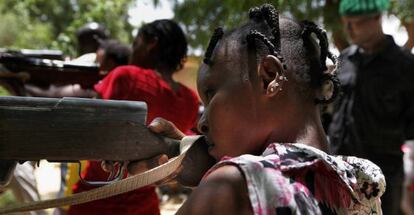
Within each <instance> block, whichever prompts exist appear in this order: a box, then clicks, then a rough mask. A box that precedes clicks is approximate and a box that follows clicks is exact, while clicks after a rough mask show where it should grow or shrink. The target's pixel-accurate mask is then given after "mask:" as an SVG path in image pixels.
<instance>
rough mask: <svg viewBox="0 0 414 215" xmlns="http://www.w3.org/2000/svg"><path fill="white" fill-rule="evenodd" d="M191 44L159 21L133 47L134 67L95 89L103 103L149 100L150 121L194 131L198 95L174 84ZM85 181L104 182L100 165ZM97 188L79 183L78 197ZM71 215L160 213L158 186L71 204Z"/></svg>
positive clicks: (118, 72) (109, 77) (121, 70)
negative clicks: (165, 120) (174, 78)
mask: <svg viewBox="0 0 414 215" xmlns="http://www.w3.org/2000/svg"><path fill="white" fill-rule="evenodd" d="M186 52H187V41H186V39H185V36H184V33H183V31H182V30H181V28H180V27H179V26H178V25H177V24H176V23H175V22H174V21H171V20H157V21H154V22H152V23H149V24H146V25H144V26H143V27H142V28H141V29H140V31H139V33H138V35H137V36H136V38H135V40H134V44H133V52H132V56H131V58H130V65H128V66H120V67H117V68H115V69H114V70H112V71H111V72H110V73H109V74H108V75H107V76H106V77H105V78H104V79H103V80H102V81H101V82H99V83H98V84H96V85H95V91H96V92H97V94H98V96H99V97H101V98H102V99H115V100H132V101H145V102H146V103H147V105H148V116H147V123H149V122H151V121H152V120H153V119H154V118H155V117H163V118H165V119H167V120H169V121H172V122H174V124H176V125H177V127H178V128H179V129H180V130H183V131H189V130H190V129H191V128H192V127H194V125H195V123H196V119H197V113H198V102H199V101H198V97H197V95H196V94H195V92H193V91H192V90H191V89H189V88H187V87H185V86H183V85H181V84H180V83H178V82H175V81H174V80H173V78H172V75H173V73H175V72H177V71H179V70H180V69H182V68H183V63H184V59H185V58H186ZM82 176H83V177H84V179H87V180H91V181H94V180H95V181H96V180H106V179H107V177H108V173H106V172H104V171H103V170H102V169H101V166H100V163H99V162H89V164H88V166H87V169H86V170H85V171H84V172H83V174H82ZM93 188H94V187H91V186H88V185H85V184H82V182H78V183H77V184H76V185H75V186H74V187H73V191H74V193H78V192H82V191H86V190H90V189H93ZM68 214H70V215H75V214H99V215H105V214H108V215H109V214H111V215H112V214H125V215H126V214H128V215H131V214H151V215H152V214H160V212H159V200H158V196H157V194H156V193H155V187H154V186H148V187H144V188H141V189H139V190H136V191H131V192H129V193H125V194H122V195H118V196H114V197H111V198H107V199H102V200H98V201H93V202H90V203H86V204H81V205H75V206H71V207H70V209H69V211H68Z"/></svg>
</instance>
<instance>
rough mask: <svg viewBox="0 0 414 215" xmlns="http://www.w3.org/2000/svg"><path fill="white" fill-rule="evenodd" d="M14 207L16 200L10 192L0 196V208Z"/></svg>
mask: <svg viewBox="0 0 414 215" xmlns="http://www.w3.org/2000/svg"><path fill="white" fill-rule="evenodd" d="M11 205H16V199H15V198H14V195H13V193H12V192H11V191H10V190H7V191H6V192H4V193H2V194H0V208H3V207H6V206H11Z"/></svg>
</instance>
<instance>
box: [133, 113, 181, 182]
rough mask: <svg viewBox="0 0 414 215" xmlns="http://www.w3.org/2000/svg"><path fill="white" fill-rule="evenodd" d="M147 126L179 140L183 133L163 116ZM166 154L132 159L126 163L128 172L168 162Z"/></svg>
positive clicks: (134, 173) (140, 171) (137, 172)
mask: <svg viewBox="0 0 414 215" xmlns="http://www.w3.org/2000/svg"><path fill="white" fill-rule="evenodd" d="M148 128H149V129H150V130H151V131H153V132H155V133H157V134H160V135H161V136H164V137H168V138H172V139H177V140H181V139H182V138H183V137H184V136H185V135H184V133H183V132H181V131H180V130H179V129H178V128H177V127H176V126H175V125H174V124H173V123H172V122H170V121H167V120H165V119H163V118H155V119H154V120H153V121H152V122H151V123H150V124H149V125H148ZM168 159H169V158H168V156H167V155H165V154H161V155H157V156H155V157H153V158H150V159H147V160H141V161H132V162H129V163H128V164H127V169H128V173H129V174H131V175H136V174H139V173H142V172H145V171H147V170H149V169H152V168H154V167H157V166H159V165H162V164H164V163H166V162H168ZM175 175H176V174H172V177H169V178H168V179H167V180H163V181H162V182H160V183H166V182H167V181H170V179H171V178H174V177H175Z"/></svg>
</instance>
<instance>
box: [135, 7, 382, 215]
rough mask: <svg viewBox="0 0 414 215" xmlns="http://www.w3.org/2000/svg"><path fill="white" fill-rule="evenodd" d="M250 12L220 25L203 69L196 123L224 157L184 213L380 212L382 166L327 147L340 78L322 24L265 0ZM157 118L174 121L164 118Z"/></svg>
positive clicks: (210, 150) (154, 126)
mask: <svg viewBox="0 0 414 215" xmlns="http://www.w3.org/2000/svg"><path fill="white" fill-rule="evenodd" d="M249 17H250V20H249V22H248V23H247V24H245V25H243V26H241V27H239V28H237V29H235V30H233V31H229V32H228V33H223V31H222V30H221V29H217V30H216V31H215V33H214V35H213V37H212V39H211V41H210V44H209V46H208V49H207V52H206V54H205V59H204V64H203V65H201V68H200V70H199V76H198V92H199V94H200V96H201V98H202V100H203V102H204V104H205V105H206V109H205V112H204V115H203V116H202V118H201V120H200V122H199V129H200V131H201V132H202V133H203V134H204V135H205V138H206V139H207V142H208V153H209V154H210V155H211V156H212V157H214V158H215V159H216V160H217V161H218V162H217V163H216V164H215V165H214V166H213V167H212V168H211V169H210V170H209V171H208V172H207V173H206V174H205V175H204V177H203V179H202V181H201V182H200V184H199V186H198V187H197V188H196V189H194V191H193V193H192V194H191V196H190V198H189V199H188V200H187V201H186V202H185V203H184V205H183V206H182V207H181V208H180V210H179V211H178V214H197V215H202V214H278V215H280V214H381V207H380V199H379V198H380V196H381V195H382V193H383V192H384V189H385V184H384V177H383V175H382V173H381V170H380V169H379V168H378V167H377V166H376V165H374V164H373V163H371V162H370V161H367V160H363V159H358V158H355V157H341V156H331V155H328V154H327V151H328V140H327V137H326V135H325V133H324V131H323V128H322V125H321V121H320V113H319V110H320V108H319V104H321V103H328V102H331V101H332V100H333V99H334V97H335V96H336V95H337V89H338V86H337V85H338V83H337V81H336V79H335V78H334V76H333V75H331V74H329V73H327V67H326V60H327V58H330V59H332V60H333V61H334V62H335V58H334V57H333V56H332V54H331V53H329V51H328V41H327V37H326V33H325V31H324V30H322V29H321V28H319V27H318V26H316V25H315V24H313V23H310V22H296V21H294V20H291V19H288V18H281V19H280V23H279V15H278V13H277V12H276V10H275V9H274V7H273V6H271V5H268V4H266V5H263V6H261V7H257V8H252V9H251V10H250V12H249ZM314 36H315V37H316V38H317V40H316V39H315V38H314ZM316 41H318V43H317V42H316ZM329 86H331V87H329ZM332 86H335V87H333V89H334V92H333V93H332V91H331V90H330V89H332ZM166 125H167V126H166ZM163 126H164V127H163ZM150 128H152V129H153V130H155V131H164V132H166V133H168V131H170V130H171V129H174V128H173V127H171V126H168V123H166V122H164V123H160V121H158V123H153V124H152V126H150ZM176 135H179V134H177V132H176ZM195 165H196V164H195ZM130 172H132V173H134V168H133V166H131V167H130Z"/></svg>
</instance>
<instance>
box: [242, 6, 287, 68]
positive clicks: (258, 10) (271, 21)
mask: <svg viewBox="0 0 414 215" xmlns="http://www.w3.org/2000/svg"><path fill="white" fill-rule="evenodd" d="M249 18H250V19H251V20H253V21H255V22H262V21H265V22H266V24H267V25H268V26H269V28H270V31H271V35H272V36H270V37H266V36H265V35H264V34H263V33H260V32H259V31H257V30H252V31H250V33H249V34H248V35H247V38H246V39H247V40H248V42H249V43H254V41H255V39H259V40H260V41H261V42H263V43H264V44H265V45H266V47H267V48H268V49H269V52H270V53H271V54H272V55H274V56H275V57H277V58H278V59H279V60H280V62H281V63H282V64H283V69H285V70H286V69H287V66H286V64H285V63H284V59H283V57H282V55H281V54H280V53H281V44H280V28H279V13H278V12H277V10H276V9H275V8H274V7H273V5H271V4H264V5H262V6H261V7H254V8H251V9H250V10H249Z"/></svg>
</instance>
